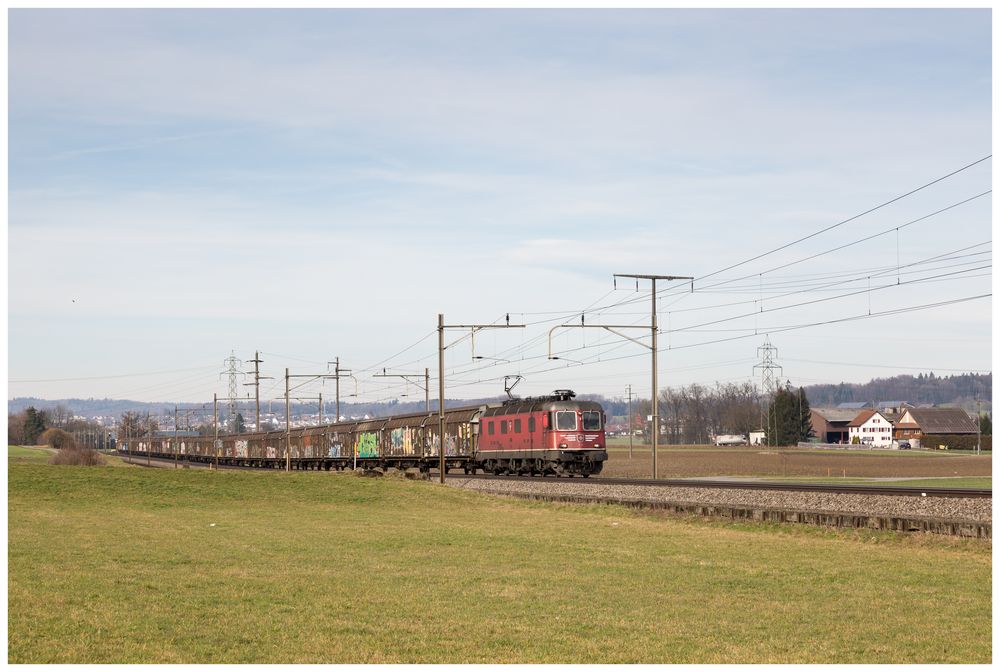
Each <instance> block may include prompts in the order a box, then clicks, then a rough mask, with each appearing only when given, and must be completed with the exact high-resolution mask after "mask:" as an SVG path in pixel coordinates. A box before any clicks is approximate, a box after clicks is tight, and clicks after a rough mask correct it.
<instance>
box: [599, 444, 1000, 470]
mask: <svg viewBox="0 0 1000 672" xmlns="http://www.w3.org/2000/svg"><path fill="white" fill-rule="evenodd" d="M656 461H657V472H658V474H659V477H660V478H685V477H689V476H812V477H831V476H840V477H847V478H851V477H855V478H879V477H882V478H892V477H898V478H913V477H928V478H942V477H948V476H991V475H992V474H993V460H992V458H991V457H990V455H988V454H987V455H946V454H941V453H906V452H900V453H899V454H891V455H886V454H884V453H875V454H870V453H863V452H858V451H805V450H795V449H788V450H774V449H771V450H766V449H765V450H761V449H759V448H713V447H711V446H706V447H701V448H690V449H676V448H670V449H663V448H660V449H659V450H658V451H657V458H656ZM651 474H652V457H651V456H650V452H649V447H648V446H643V447H636V449H635V450H633V457H632V459H629V456H628V450H627V449H625V450H624V451H623V450H622V449H620V448H618V449H615V448H612V449H611V451H609V456H608V462H607V464H605V466H604V471H603V472H602V473H601V476H603V477H615V478H624V477H636V478H643V477H645V478H648V477H649V476H650V475H651Z"/></svg>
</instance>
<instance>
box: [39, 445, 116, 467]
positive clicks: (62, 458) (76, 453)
mask: <svg viewBox="0 0 1000 672" xmlns="http://www.w3.org/2000/svg"><path fill="white" fill-rule="evenodd" d="M49 464H67V465H73V466H79V467H94V466H99V465H102V464H104V458H103V457H102V456H101V454H100V453H98V452H97V451H96V450H93V449H92V448H77V447H76V446H72V447H69V448H63V449H62V450H60V451H59V452H57V453H56V454H55V455H53V456H52V459H51V460H49Z"/></svg>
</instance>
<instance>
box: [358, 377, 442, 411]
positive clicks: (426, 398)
mask: <svg viewBox="0 0 1000 672" xmlns="http://www.w3.org/2000/svg"><path fill="white" fill-rule="evenodd" d="M419 375H420V374H419V373H386V372H385V369H382V373H376V374H375V375H373V376H372V378H402V379H403V380H405V381H406V382H408V383H413V384H414V385H416V386H417V387H420V383H418V382H416V381H415V380H411V379H412V378H416V377H417V376H419ZM430 381H431V377H430V369H424V386H423V390H424V412H425V413H427V415H430V414H431V393H430V389H431V384H430Z"/></svg>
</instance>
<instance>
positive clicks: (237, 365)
mask: <svg viewBox="0 0 1000 672" xmlns="http://www.w3.org/2000/svg"><path fill="white" fill-rule="evenodd" d="M222 363H223V364H224V365H225V366H226V367H227V368H226V370H225V371H223V372H222V375H228V376H229V418H228V423H229V431H235V429H236V427H237V425H236V413H237V412H236V400H237V398H238V397H237V390H238V389H239V385H238V383H237V381H236V377H237V376H242V375H243V371H241V370H240V369H241V368H242V366H243V360H241V359H240V358H238V357H237V356H236V355H235V354H233V352H232V351H231V350H230V351H229V357H226V358H225V359H224V360H222Z"/></svg>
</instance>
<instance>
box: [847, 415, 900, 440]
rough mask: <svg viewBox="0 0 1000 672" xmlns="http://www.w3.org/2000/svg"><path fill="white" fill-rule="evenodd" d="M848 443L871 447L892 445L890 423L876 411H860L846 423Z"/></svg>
mask: <svg viewBox="0 0 1000 672" xmlns="http://www.w3.org/2000/svg"><path fill="white" fill-rule="evenodd" d="M847 428H848V431H849V433H850V442H851V443H854V439H855V437H857V440H858V443H866V444H870V445H872V446H891V445H892V423H891V422H889V419H888V418H886V417H885V416H884V415H882V414H881V413H879V412H878V411H872V410H867V411H861V412H860V413H858V414H857V416H855V418H854V419H853V420H851V421H850V422H849V423H847Z"/></svg>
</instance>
